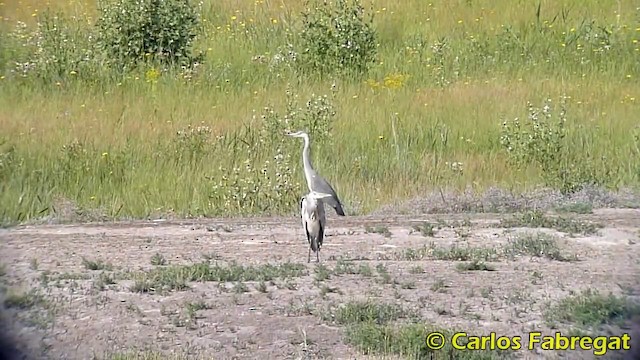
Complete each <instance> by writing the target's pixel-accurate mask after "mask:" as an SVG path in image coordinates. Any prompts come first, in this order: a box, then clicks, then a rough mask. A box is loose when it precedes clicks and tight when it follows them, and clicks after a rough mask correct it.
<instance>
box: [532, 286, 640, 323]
mask: <svg viewBox="0 0 640 360" xmlns="http://www.w3.org/2000/svg"><path fill="white" fill-rule="evenodd" d="M543 315H544V317H545V319H546V320H547V321H548V322H554V323H555V322H560V323H570V324H574V325H578V326H580V327H593V328H596V329H597V328H598V327H599V326H601V325H605V324H614V325H621V324H623V323H624V322H625V321H627V320H629V319H632V318H633V317H634V316H636V315H640V304H638V302H637V301H636V300H634V299H632V298H629V297H626V296H616V295H613V294H608V295H603V294H601V293H599V292H598V291H597V290H585V291H582V292H580V293H574V294H572V295H571V296H568V297H566V298H564V299H562V300H560V301H559V302H558V303H556V304H553V305H552V306H550V307H548V308H547V310H546V311H545V312H544V313H543Z"/></svg>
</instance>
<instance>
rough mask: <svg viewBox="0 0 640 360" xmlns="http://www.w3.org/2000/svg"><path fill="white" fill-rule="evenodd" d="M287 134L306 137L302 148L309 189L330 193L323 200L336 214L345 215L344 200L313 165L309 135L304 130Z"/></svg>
mask: <svg viewBox="0 0 640 360" xmlns="http://www.w3.org/2000/svg"><path fill="white" fill-rule="evenodd" d="M287 135H289V136H295V137H301V138H303V139H304V147H303V148H302V165H303V167H304V176H305V179H306V180H307V187H308V188H309V191H310V192H313V191H315V192H318V193H323V194H329V195H330V197H328V198H325V199H324V200H323V202H324V203H326V204H327V205H329V206H331V207H332V208H334V209H335V211H336V214H338V215H339V216H345V214H344V210H343V209H342V202H341V201H340V199H339V198H338V194H336V191H335V190H334V189H333V187H332V186H331V184H329V182H328V181H327V180H326V179H324V178H323V177H322V176H320V175H319V174H318V172H317V171H316V170H315V169H314V168H313V166H312V165H311V158H310V156H309V147H310V145H309V135H308V134H307V133H305V132H304V131H298V132H295V133H289V134H287Z"/></svg>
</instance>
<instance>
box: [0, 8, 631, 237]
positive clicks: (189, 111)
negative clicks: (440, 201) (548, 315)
mask: <svg viewBox="0 0 640 360" xmlns="http://www.w3.org/2000/svg"><path fill="white" fill-rule="evenodd" d="M0 20H1V21H0V128H1V129H2V131H1V132H0V221H1V222H2V223H3V224H5V225H9V224H14V223H17V222H22V221H27V220H31V219H34V218H41V217H50V218H51V217H53V218H56V217H61V216H62V215H63V214H64V212H65V211H67V210H68V209H72V210H73V212H74V216H84V217H90V218H96V217H97V218H143V217H150V216H160V215H161V216H169V215H175V216H188V217H192V216H202V215H206V216H221V215H224V216H230V215H250V214H283V213H284V214H287V213H293V212H295V211H296V209H297V199H298V198H299V196H301V195H302V194H303V192H304V191H305V189H306V186H304V179H303V176H302V171H301V170H302V166H301V160H300V150H301V147H302V144H301V142H300V141H299V139H291V138H288V137H285V136H283V135H282V134H283V131H284V130H286V129H290V130H300V129H305V130H307V131H308V132H309V133H310V134H311V137H312V157H313V159H314V165H315V166H316V167H317V168H318V169H319V171H320V172H321V173H322V174H323V175H325V176H326V177H327V178H328V179H329V180H330V182H331V183H332V184H334V187H335V188H336V190H337V191H338V194H339V195H340V197H341V198H342V199H343V200H344V202H345V204H346V208H347V209H348V210H347V211H348V212H349V213H351V214H357V213H366V212H369V211H372V210H374V209H377V208H379V207H380V206H381V205H383V204H390V203H397V202H399V201H404V200H406V199H409V198H412V197H416V196H421V195H424V194H426V193H429V192H431V191H433V190H434V189H437V188H448V189H454V190H455V189H458V190H461V189H464V188H471V189H472V190H473V191H478V192H481V191H484V190H485V189H487V188H488V187H492V186H494V187H500V188H503V189H508V190H511V191H525V190H527V189H531V188H533V187H537V186H546V187H552V188H554V189H557V190H558V191H561V192H562V193H564V194H570V193H572V192H576V191H579V190H580V189H581V188H583V187H584V186H585V185H589V186H598V187H606V188H610V189H613V190H615V189H618V188H620V187H631V188H637V185H638V183H639V177H640V156H638V155H640V130H638V125H639V123H638V114H640V99H639V97H640V92H639V90H640V82H639V81H638V76H639V72H640V71H639V70H640V44H639V42H638V40H639V39H640V7H639V6H638V3H637V1H634V0H618V1H595V0H585V1H569V0H564V1H548V0H545V1H542V0H540V1H517V2H513V1H506V0H493V1H479V0H465V1H431V2H429V1H423V0H406V1H390V0H376V1H362V2H361V3H360V2H354V1H352V0H349V1H347V0H337V1H328V2H325V1H311V2H303V1H288V2H284V1H268V0H255V1H231V0H218V1H208V0H207V1H200V2H194V1H192V2H190V3H187V2H184V1H179V0H170V1H158V0H111V1H98V2H97V3H96V2H94V1H74V0H66V1H55V2H49V1H29V0H21V1H14V0H11V1H9V0H0Z"/></svg>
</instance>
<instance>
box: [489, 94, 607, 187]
mask: <svg viewBox="0 0 640 360" xmlns="http://www.w3.org/2000/svg"><path fill="white" fill-rule="evenodd" d="M564 99H565V98H564V97H562V99H561V102H560V104H559V107H560V110H559V112H558V113H557V114H555V115H554V111H553V110H554V109H553V108H552V104H551V99H546V100H545V101H544V106H543V107H542V109H540V108H536V107H534V106H533V105H532V104H531V103H528V104H527V107H528V110H529V115H528V117H527V119H526V120H525V122H524V124H522V123H521V122H520V119H519V118H515V119H514V120H513V121H512V122H507V121H505V122H504V123H503V126H502V135H501V137H500V142H501V144H502V146H503V147H504V148H505V149H506V150H507V153H508V154H509V162H510V163H511V164H512V165H515V166H516V167H517V168H519V169H523V168H526V167H527V166H529V165H530V164H535V165H536V166H537V167H538V168H539V169H540V171H541V173H542V177H543V180H544V182H545V183H546V185H548V186H551V187H554V188H557V189H559V190H560V191H561V192H562V193H563V194H568V193H573V192H576V191H579V190H580V189H582V188H583V187H584V186H585V185H604V184H606V183H607V181H608V180H609V179H610V178H611V173H610V168H609V167H608V166H607V165H606V164H607V162H606V160H604V159H601V160H602V161H600V163H601V164H603V167H602V168H598V167H596V165H595V164H597V163H598V161H597V159H593V158H591V156H590V155H589V154H582V153H578V152H575V151H572V149H575V147H571V146H569V142H568V140H569V139H568V138H567V136H568V130H567V128H566V126H565V125H566V121H567V118H566V113H567V110H566V106H565V103H564Z"/></svg>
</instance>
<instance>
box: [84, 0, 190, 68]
mask: <svg viewBox="0 0 640 360" xmlns="http://www.w3.org/2000/svg"><path fill="white" fill-rule="evenodd" d="M99 11H100V16H99V18H98V21H97V22H96V26H97V30H98V34H97V43H98V46H99V48H100V49H101V50H103V52H104V53H105V54H106V55H108V59H109V62H110V63H111V64H112V65H115V66H117V67H122V68H125V69H126V68H130V67H132V66H135V65H137V64H138V63H140V62H143V61H146V60H156V61H159V62H161V63H176V62H179V63H181V65H185V63H186V64H189V63H193V62H196V61H199V60H200V57H199V56H198V57H194V56H193V54H192V50H191V45H192V42H193V40H194V39H195V37H196V35H197V31H196V30H197V27H198V25H199V23H200V19H199V15H198V13H197V12H196V10H195V9H194V7H193V6H192V5H191V4H190V2H189V0H101V1H100V2H99Z"/></svg>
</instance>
